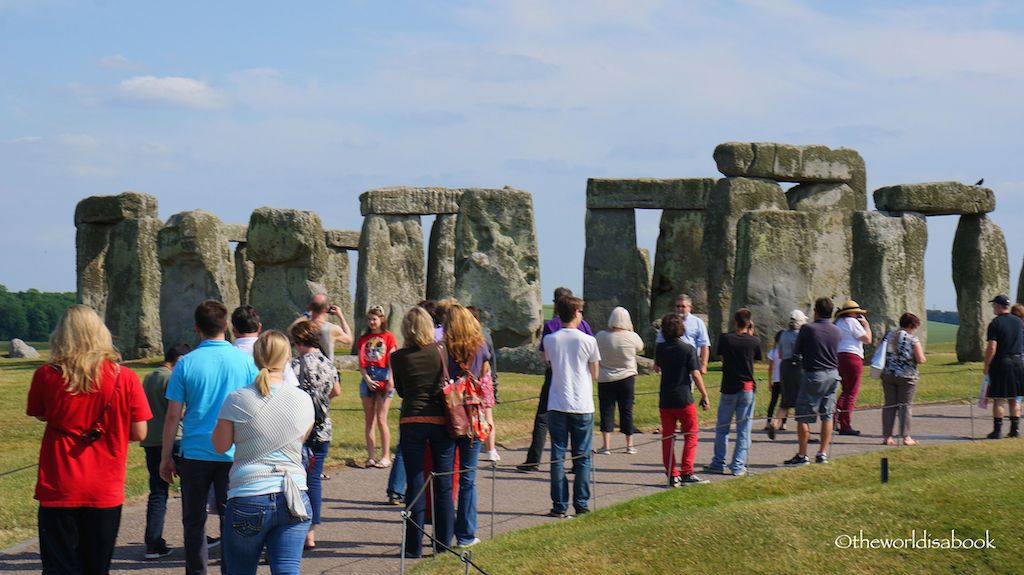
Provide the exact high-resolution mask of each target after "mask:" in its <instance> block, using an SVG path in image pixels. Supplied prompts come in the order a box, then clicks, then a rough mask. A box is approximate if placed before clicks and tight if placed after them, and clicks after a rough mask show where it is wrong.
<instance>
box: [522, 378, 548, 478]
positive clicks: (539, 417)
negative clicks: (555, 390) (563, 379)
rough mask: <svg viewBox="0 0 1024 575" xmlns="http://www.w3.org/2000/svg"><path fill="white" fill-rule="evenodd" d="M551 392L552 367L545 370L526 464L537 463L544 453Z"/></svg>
mask: <svg viewBox="0 0 1024 575" xmlns="http://www.w3.org/2000/svg"><path fill="white" fill-rule="evenodd" d="M550 393H551V368H550V367H548V368H547V369H546V370H544V385H542V386H541V388H540V401H539V402H537V413H536V415H534V416H533V440H532V441H531V442H530V449H529V450H528V451H527V452H526V465H537V464H538V463H540V457H541V455H543V454H544V445H545V444H546V443H547V441H548V395H550Z"/></svg>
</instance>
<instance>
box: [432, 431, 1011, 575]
mask: <svg viewBox="0 0 1024 575" xmlns="http://www.w3.org/2000/svg"><path fill="white" fill-rule="evenodd" d="M885 455H886V457H888V458H889V460H890V466H891V470H892V474H891V481H890V483H888V484H885V485H883V484H881V483H880V482H879V456H878V454H863V455H858V456H852V457H844V458H842V459H839V460H836V461H835V462H833V463H832V464H830V465H827V466H824V465H814V466H809V467H806V468H801V469H786V470H777V471H774V472H769V473H764V474H759V475H756V476H751V477H747V478H743V479H736V480H731V481H723V482H720V483H716V484H713V485H701V486H695V487H691V488H686V489H676V490H669V491H666V492H664V493H659V494H655V495H652V496H648V497H641V498H638V499H633V500H631V501H626V502H623V503H619V504H617V505H613V506H611V507H608V508H605V509H600V510H598V511H596V512H594V513H591V514H590V515H587V516H585V517H582V518H576V519H573V520H572V521H561V522H556V523H551V524H548V525H543V526H539V527H536V528H531V529H525V530H521V531H516V532H512V533H509V534H505V535H501V536H499V537H497V538H495V539H494V540H492V541H487V542H484V543H482V544H480V545H477V546H476V547H474V548H473V559H474V561H475V562H476V563H477V564H479V565H481V566H482V567H483V568H484V569H486V570H487V571H488V572H490V573H517V574H520V575H528V574H534V573H537V574H541V573H543V574H547V573H588V574H593V575H602V574H609V575H612V574H614V575H620V574H648V575H649V574H660V573H666V574H667V573H685V572H700V573H823V574H824V573H843V574H845V573H865V574H874V573H878V574H882V573H884V574H893V573H896V574H900V573H1019V572H1021V570H1022V569H1024V556H1022V555H1021V554H1020V546H1021V544H1022V543H1024V536H1022V533H1021V529H1020V516H1021V512H1022V510H1024V505H1022V504H1021V502H1020V478H1021V477H1022V476H1024V442H1020V441H1011V440H1004V441H999V442H988V443H973V444H956V445H937V446H929V447H922V448H915V449H901V450H889V451H886V452H885ZM925 529H927V530H928V532H929V534H930V535H929V537H930V538H940V537H948V536H949V534H950V531H951V530H954V529H955V530H956V532H957V536H958V537H960V538H961V539H964V538H972V539H973V538H983V537H985V532H986V530H988V532H989V534H990V537H991V538H992V540H993V543H994V544H995V549H987V550H980V551H979V550H952V549H892V548H889V549H864V548H861V549H854V548H849V549H842V548H839V547H837V545H836V540H837V538H838V537H840V536H843V535H852V536H859V535H860V531H861V530H863V535H864V537H865V538H867V539H875V538H900V539H904V538H908V537H911V534H912V533H913V532H914V530H916V531H917V534H916V536H917V537H918V538H922V537H923V534H922V531H923V530H925ZM841 543H842V544H844V545H845V544H846V541H845V540H844V541H841ZM414 572H415V573H417V574H418V575H429V574H435V573H437V574H439V573H456V572H459V573H461V572H462V571H461V565H460V564H459V563H458V560H457V559H456V558H454V557H452V556H449V555H446V556H444V557H442V558H440V559H438V560H436V561H424V562H422V563H420V564H419V565H417V566H416V569H415V571H414Z"/></svg>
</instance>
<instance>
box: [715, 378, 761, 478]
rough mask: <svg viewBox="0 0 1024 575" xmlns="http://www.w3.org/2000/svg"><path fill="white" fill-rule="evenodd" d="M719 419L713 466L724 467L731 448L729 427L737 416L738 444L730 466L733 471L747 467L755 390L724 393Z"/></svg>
mask: <svg viewBox="0 0 1024 575" xmlns="http://www.w3.org/2000/svg"><path fill="white" fill-rule="evenodd" d="M718 401H719V403H718V420H717V422H716V423H715V454H714V456H713V457H712V458H711V467H713V468H715V469H723V468H724V467H725V454H726V452H727V451H728V450H729V428H730V427H732V419H733V416H734V415H735V416H736V446H735V447H734V448H733V451H732V463H730V464H729V468H730V469H732V472H733V473H738V472H741V471H744V470H746V469H747V451H748V450H749V449H750V427H751V425H752V424H753V417H754V392H753V391H741V392H739V393H723V394H722V397H721V399H719V400H718Z"/></svg>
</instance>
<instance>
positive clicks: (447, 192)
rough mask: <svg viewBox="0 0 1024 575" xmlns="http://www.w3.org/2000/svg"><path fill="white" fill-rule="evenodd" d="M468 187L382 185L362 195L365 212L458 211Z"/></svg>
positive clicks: (360, 202) (364, 213)
mask: <svg viewBox="0 0 1024 575" xmlns="http://www.w3.org/2000/svg"><path fill="white" fill-rule="evenodd" d="M463 192H464V190H459V189H450V188H407V187H398V188H380V189H377V190H370V191H367V192H363V193H362V194H361V195H360V196H359V209H360V211H361V212H362V214H363V215H364V216H366V215H369V214H379V215H398V216H401V215H430V214H454V213H457V212H458V211H459V198H461V197H462V194H463Z"/></svg>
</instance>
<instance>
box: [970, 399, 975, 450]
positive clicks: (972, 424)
mask: <svg viewBox="0 0 1024 575" xmlns="http://www.w3.org/2000/svg"><path fill="white" fill-rule="evenodd" d="M969 405H970V406H971V441H974V402H973V401H971V402H970V403H969Z"/></svg>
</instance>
